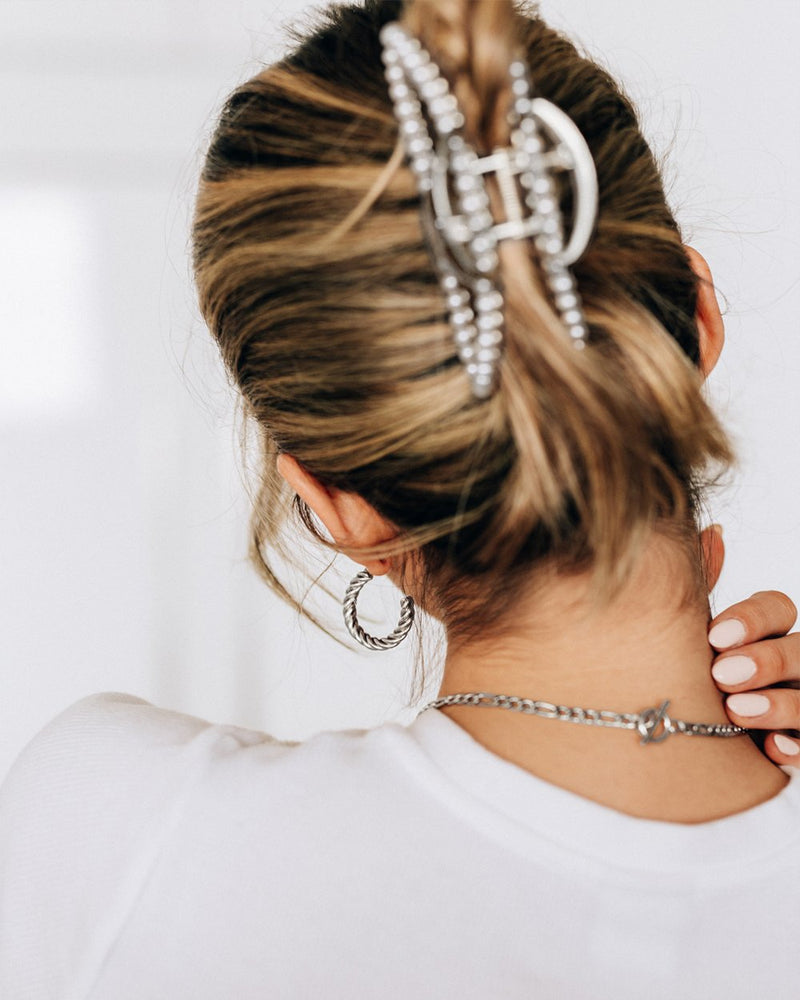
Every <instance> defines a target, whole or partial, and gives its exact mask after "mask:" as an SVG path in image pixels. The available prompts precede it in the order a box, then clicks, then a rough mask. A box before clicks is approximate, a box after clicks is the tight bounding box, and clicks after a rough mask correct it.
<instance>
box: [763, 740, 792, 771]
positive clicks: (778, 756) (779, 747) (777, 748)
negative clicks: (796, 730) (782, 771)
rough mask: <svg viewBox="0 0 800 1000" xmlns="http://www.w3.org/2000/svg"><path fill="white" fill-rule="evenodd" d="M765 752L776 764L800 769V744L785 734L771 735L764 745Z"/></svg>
mask: <svg viewBox="0 0 800 1000" xmlns="http://www.w3.org/2000/svg"><path fill="white" fill-rule="evenodd" d="M764 752H765V753H766V754H767V756H768V757H769V758H770V759H771V760H774V761H775V763H776V764H782V765H783V766H784V767H800V743H798V741H797V740H796V739H794V738H793V737H791V736H786V735H785V734H784V733H770V734H769V736H768V737H767V739H766V742H765V743H764Z"/></svg>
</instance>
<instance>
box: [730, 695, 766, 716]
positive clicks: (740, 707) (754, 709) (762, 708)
mask: <svg viewBox="0 0 800 1000" xmlns="http://www.w3.org/2000/svg"><path fill="white" fill-rule="evenodd" d="M726 704H727V707H728V708H729V709H730V710H731V711H732V712H734V713H735V714H736V715H743V716H746V717H747V718H749V717H750V716H754V715H763V714H764V713H765V712H768V711H769V707H770V700H769V698H765V697H764V695H763V694H732V695H731V696H730V698H728V700H727V702H726Z"/></svg>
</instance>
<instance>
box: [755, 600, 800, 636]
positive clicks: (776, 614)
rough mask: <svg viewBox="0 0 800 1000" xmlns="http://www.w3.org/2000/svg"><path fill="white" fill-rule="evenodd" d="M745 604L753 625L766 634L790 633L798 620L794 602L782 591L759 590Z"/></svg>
mask: <svg viewBox="0 0 800 1000" xmlns="http://www.w3.org/2000/svg"><path fill="white" fill-rule="evenodd" d="M745 603H746V604H747V607H748V613H749V615H750V618H751V620H752V621H753V624H755V625H756V626H757V627H758V628H759V629H761V630H763V631H764V632H773V633H774V632H775V631H778V630H780V631H781V632H788V631H789V629H790V628H791V627H792V626H793V625H794V623H795V621H796V620H797V608H796V606H795V604H794V601H792V599H791V598H790V597H789V596H788V595H787V594H784V593H783V591H782V590H759V591H757V592H756V593H755V594H753V596H752V597H751V598H750V601H749V602H745ZM776 625H778V626H779V629H776Z"/></svg>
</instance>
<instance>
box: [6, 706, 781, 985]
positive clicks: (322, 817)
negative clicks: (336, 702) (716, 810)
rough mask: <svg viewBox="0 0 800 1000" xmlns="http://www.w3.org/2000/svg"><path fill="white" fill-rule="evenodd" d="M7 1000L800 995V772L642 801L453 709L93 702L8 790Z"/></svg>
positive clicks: (36, 746)
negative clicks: (526, 758)
mask: <svg viewBox="0 0 800 1000" xmlns="http://www.w3.org/2000/svg"><path fill="white" fill-rule="evenodd" d="M0 997H2V1000H45V998H47V1000H56V998H57V1000H184V998H185V1000H212V998H213V1000H266V998H269V1000H280V998H292V1000H306V998H309V1000H310V998H325V1000H363V998H372V997H375V998H390V1000H391V998H398V1000H399V998H402V1000H416V998H431V1000H433V998H436V1000H441V998H458V1000H473V998H474V1000H477V998H480V1000H494V998H498V1000H522V998H525V1000H536V998H556V1000H566V998H580V1000H587V998H600V1000H605V998H609V1000H610V998H614V1000H620V998H634V997H635V998H641V997H645V998H648V1000H650V998H655V1000H658V998H662V997H663V998H669V1000H676V998H681V1000H686V998H695V997H697V998H699V997H710V998H713V1000H735V998H745V997H746V998H747V1000H753V998H756V997H757V998H762V997H763V998H768V1000H798V997H800V780H798V779H794V780H792V781H791V782H790V783H789V784H788V785H787V786H786V788H785V789H784V790H783V791H782V792H781V793H780V794H779V795H778V796H776V797H775V798H773V799H771V800H770V801H768V802H766V803H764V804H762V805H760V806H758V807H757V808H755V809H752V810H750V811H748V812H745V813H740V814H738V815H735V816H732V817H728V818H726V819H723V820H717V821H715V822H711V823H704V824H698V825H680V824H673V823H663V822H654V821H651V820H642V819H634V818H632V817H629V816H625V815H622V814H619V813H617V812H614V811H613V810H611V809H608V808H606V807H604V806H600V805H597V804H596V803H593V802H589V801H586V800H585V799H582V798H580V797H578V796H576V795H573V794H571V793H569V792H565V791H563V790H561V789H559V788H556V787H554V786H552V785H550V784H548V783H546V782H544V781H541V780H539V779H537V778H535V777H533V776H531V775H530V774H528V773H527V772H526V771H523V770H522V769H520V768H518V767H516V766H515V765H513V764H509V763H508V762H506V761H503V760H502V759H500V758H498V757H496V756H494V755H493V754H491V753H490V752H489V751H487V750H486V749H484V748H483V747H482V746H481V745H480V744H479V743H477V742H476V741H474V740H473V739H472V737H470V736H469V735H468V734H467V733H466V732H464V730H462V729H461V728H460V727H459V726H457V725H456V724H455V723H454V722H453V721H452V720H451V719H448V718H447V717H446V716H444V715H443V714H441V713H439V712H436V711H429V712H425V713H423V714H422V715H420V716H419V717H418V718H417V719H416V720H415V722H414V723H413V724H412V725H411V726H409V727H407V728H406V727H403V726H401V725H398V724H388V725H384V726H381V727H380V728H378V729H374V730H368V731H351V732H330V733H323V734H321V735H318V736H315V737H314V738H312V739H310V740H308V741H307V742H305V743H300V744H290V743H281V742H278V741H276V740H274V739H272V738H271V737H269V736H266V735H264V734H263V733H258V732H252V731H248V730H244V729H240V728H236V727H234V726H217V725H211V724H209V723H207V722H204V721H202V720H200V719H195V718H191V717H188V716H185V715H179V714H177V713H174V712H168V711H164V710H161V709H158V708H154V707H153V706H151V705H149V704H147V703H146V702H143V701H141V700H140V699H137V698H133V697H130V696H127V695H99V696H95V697H93V698H90V699H86V700H84V701H81V702H79V703H78V704H77V705H75V706H73V707H72V708H70V709H69V710H68V711H67V712H65V713H64V714H62V715H61V716H59V718H57V719H56V720H55V721H54V722H52V723H51V724H50V725H49V726H48V727H47V728H46V729H45V730H43V732H42V733H40V734H39V736H37V737H36V739H35V740H34V741H33V743H32V744H31V745H30V746H29V747H28V748H27V749H26V750H25V751H24V752H23V754H22V756H21V757H20V759H19V761H18V762H17V764H16V765H15V767H14V769H13V770H12V771H11V773H10V775H9V777H8V779H7V781H6V783H5V785H4V786H3V789H2V792H0Z"/></svg>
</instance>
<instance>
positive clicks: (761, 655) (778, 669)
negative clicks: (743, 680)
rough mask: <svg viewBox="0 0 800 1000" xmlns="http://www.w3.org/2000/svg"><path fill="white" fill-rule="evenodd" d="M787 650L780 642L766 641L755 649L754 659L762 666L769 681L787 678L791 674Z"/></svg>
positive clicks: (762, 670) (763, 672)
mask: <svg viewBox="0 0 800 1000" xmlns="http://www.w3.org/2000/svg"><path fill="white" fill-rule="evenodd" d="M786 652H787V651H786V650H785V649H784V647H783V646H782V645H781V644H780V643H779V642H765V643H763V644H762V645H761V646H759V647H757V648H756V649H755V650H754V659H756V661H757V662H758V664H759V666H760V667H761V673H762V675H764V679H766V678H768V679H769V683H774V682H775V681H782V680H785V679H786V678H787V677H788V676H789V673H790V671H789V660H788V658H787V655H786Z"/></svg>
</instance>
